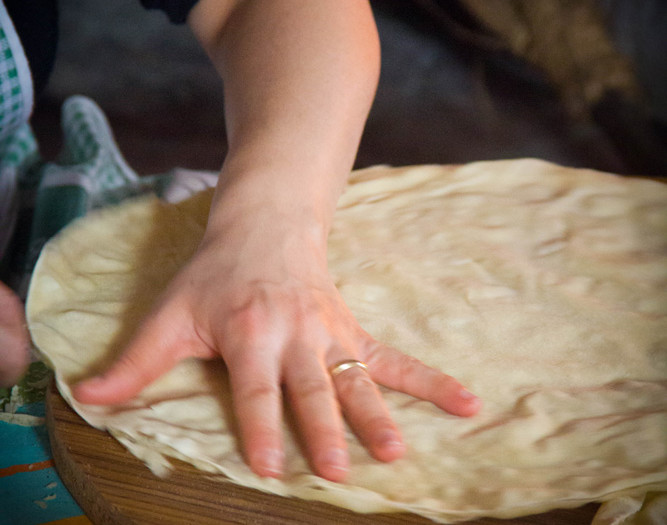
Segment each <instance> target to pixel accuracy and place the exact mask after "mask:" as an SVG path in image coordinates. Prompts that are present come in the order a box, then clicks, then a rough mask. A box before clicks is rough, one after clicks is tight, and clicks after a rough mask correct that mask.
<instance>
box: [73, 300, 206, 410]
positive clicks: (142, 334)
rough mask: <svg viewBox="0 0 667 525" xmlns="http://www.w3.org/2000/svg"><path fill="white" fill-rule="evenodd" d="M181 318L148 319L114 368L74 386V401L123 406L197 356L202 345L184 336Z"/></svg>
mask: <svg viewBox="0 0 667 525" xmlns="http://www.w3.org/2000/svg"><path fill="white" fill-rule="evenodd" d="M180 319H181V316H180V315H179V316H177V317H174V316H172V315H170V314H169V313H168V312H166V313H164V312H163V314H162V315H156V316H153V317H151V318H150V319H148V320H147V321H146V322H145V323H144V324H143V325H142V327H141V329H140V330H139V332H138V333H137V335H136V336H135V338H134V339H133V340H132V341H131V343H130V344H129V346H128V347H127V349H126V350H125V351H124V353H123V354H122V355H121V357H120V358H119V359H118V360H117V361H116V362H115V363H114V364H113V365H112V366H111V368H109V369H107V370H106V371H105V372H104V373H102V374H100V375H97V376H94V377H91V378H89V379H85V380H83V381H81V382H79V383H77V384H76V385H75V386H74V387H73V389H72V393H73V395H74V398H75V399H77V400H78V401H80V402H81V403H89V404H96V405H110V404H115V403H123V402H125V401H128V400H129V399H131V398H132V397H134V396H135V395H136V394H138V393H139V392H140V391H141V390H142V389H143V388H145V387H146V386H148V385H149V384H150V383H152V382H153V381H154V380H156V379H157V378H159V377H160V376H162V375H163V374H165V373H166V372H168V371H169V370H171V369H172V368H173V367H174V366H175V365H176V364H177V363H178V362H179V361H181V360H183V359H184V358H186V357H188V356H189V355H194V352H193V351H192V352H191V350H192V349H193V348H194V347H195V345H196V344H200V345H201V344H203V343H201V342H194V341H192V339H191V337H192V336H191V335H190V336H183V335H182V334H183V333H186V332H185V330H183V329H182V327H181V323H179V322H178V321H179V320H180ZM191 331H192V329H190V332H191ZM187 333H189V332H187ZM200 353H201V352H200Z"/></svg>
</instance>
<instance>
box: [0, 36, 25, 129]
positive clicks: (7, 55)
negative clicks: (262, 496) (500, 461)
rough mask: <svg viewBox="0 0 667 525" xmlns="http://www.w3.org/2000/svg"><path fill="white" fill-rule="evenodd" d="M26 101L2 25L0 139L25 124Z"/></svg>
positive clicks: (0, 38)
mask: <svg viewBox="0 0 667 525" xmlns="http://www.w3.org/2000/svg"><path fill="white" fill-rule="evenodd" d="M25 114H26V108H25V101H24V94H23V93H22V87H21V81H20V78H19V74H18V69H17V64H16V60H15V56H14V52H13V51H12V48H11V46H10V43H9V39H8V38H7V33H6V32H5V30H4V28H2V27H0V140H3V139H6V138H7V137H8V136H9V135H11V134H12V133H13V132H14V131H15V130H16V129H17V128H19V127H21V126H22V125H23V124H25Z"/></svg>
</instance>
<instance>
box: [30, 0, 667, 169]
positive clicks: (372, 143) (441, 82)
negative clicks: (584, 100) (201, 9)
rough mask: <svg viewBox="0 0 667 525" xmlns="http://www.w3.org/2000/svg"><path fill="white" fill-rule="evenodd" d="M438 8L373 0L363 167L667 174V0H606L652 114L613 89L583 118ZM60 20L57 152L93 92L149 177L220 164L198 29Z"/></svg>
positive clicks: (148, 17) (46, 136) (454, 7)
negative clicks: (546, 167) (62, 116)
mask: <svg viewBox="0 0 667 525" xmlns="http://www.w3.org/2000/svg"><path fill="white" fill-rule="evenodd" d="M434 3H435V4H437V6H436V7H439V8H440V10H441V11H440V12H439V13H435V15H434V12H433V10H432V9H431V10H429V9H427V8H425V6H426V7H429V5H428V4H429V2H428V1H426V2H424V1H415V2H411V1H409V0H396V1H390V0H377V1H374V2H373V3H372V5H373V8H374V12H375V14H376V19H377V23H378V28H379V31H380V38H381V43H382V52H383V58H382V74H381V80H380V86H379V89H378V93H377V97H376V101H375V104H374V106H373V109H372V111H371V114H370V117H369V120H368V124H367V127H366V131H365V133H364V136H363V139H362V143H361V147H360V150H359V155H358V160H357V167H363V166H368V165H373V164H391V165H405V164H418V163H463V162H470V161H476V160H488V159H507V158H517V157H539V158H542V159H546V160H550V161H553V162H558V163H561V164H564V165H568V166H575V167H588V168H595V169H600V170H604V171H611V172H615V173H621V174H635V175H653V176H662V175H665V174H667V140H666V137H667V132H666V131H665V130H666V129H667V125H666V122H667V102H666V95H667V88H666V86H667V78H666V77H667V65H666V66H665V67H662V66H663V65H665V63H666V62H664V61H667V58H665V59H663V58H661V57H667V50H665V49H664V47H665V46H664V44H665V42H666V36H665V35H667V9H666V8H664V7H662V8H661V7H659V4H660V0H653V1H651V0H637V1H635V0H627V1H625V2H622V1H616V2H615V1H613V0H606V1H604V0H600V3H601V4H602V5H604V8H605V9H606V10H607V12H608V13H609V14H610V16H609V24H610V31H611V32H612V34H613V35H614V38H615V39H616V42H617V43H618V46H619V49H620V50H621V51H622V52H624V53H626V54H627V55H628V56H629V57H630V58H632V59H633V60H634V62H635V64H636V66H637V71H638V77H639V79H640V82H642V84H643V87H644V88H645V91H646V94H647V95H646V97H645V105H644V106H642V110H641V111H638V110H637V108H635V107H633V106H632V105H628V104H627V103H626V102H625V101H618V100H614V99H613V98H612V99H611V100H608V101H605V103H604V104H600V106H599V107H596V108H594V110H595V112H594V114H593V116H594V118H592V119H585V120H581V119H575V118H572V117H571V116H570V115H568V113H567V112H566V111H565V109H564V108H563V104H561V101H560V99H559V96H558V93H557V92H556V90H555V89H554V88H553V87H552V86H550V85H549V83H548V82H547V80H546V79H545V76H544V75H543V74H542V72H541V71H540V70H539V69H538V68H535V67H533V66H530V65H528V64H527V63H526V62H524V61H523V60H521V59H519V58H517V57H515V56H512V55H511V54H510V53H509V52H507V51H506V50H502V49H488V48H484V46H477V45H475V44H474V43H471V42H470V41H469V39H466V38H463V37H461V31H460V29H461V27H463V28H469V29H470V28H472V29H475V30H478V29H479V28H475V27H473V26H474V25H475V24H474V22H472V21H471V20H470V19H469V18H468V17H467V16H466V13H465V12H464V11H463V10H462V9H461V6H460V5H458V3H457V2H455V1H449V2H448V1H444V0H441V1H438V2H431V4H434ZM665 4H667V3H665ZM665 4H662V5H665ZM628 6H629V7H628ZM430 7H433V5H431V6H430ZM59 26H60V43H59V49H58V55H57V60H56V64H55V68H54V71H53V75H52V77H51V80H50V83H49V86H48V88H47V90H46V92H45V93H44V94H43V95H42V96H41V98H40V99H39V100H38V102H37V106H36V111H35V114H34V118H33V126H34V128H35V131H36V133H37V135H38V137H39V140H40V145H41V150H42V154H43V156H44V157H45V158H47V159H49V160H50V159H52V158H55V157H56V156H57V153H58V150H59V148H60V135H59V113H60V105H61V104H62V101H63V100H64V99H65V98H67V97H68V96H70V95H73V94H84V95H87V96H90V97H91V98H93V99H94V100H95V101H96V102H97V103H98V104H99V105H100V106H101V107H102V108H103V109H104V111H105V112H106V114H107V116H108V118H109V120H110V122H111V124H112V127H113V130H114V133H115V135H116V139H117V142H118V144H119V146H120V149H121V151H122V152H123V154H124V155H125V156H126V158H127V160H128V162H129V164H130V165H131V166H132V167H133V168H134V169H135V170H136V171H137V172H139V173H140V174H152V173H160V172H164V171H167V170H169V169H171V168H173V167H174V166H182V167H188V168H195V169H197V168H201V169H210V170H217V169H218V168H219V167H220V165H221V163H222V161H223V158H224V154H225V148H226V146H225V144H226V141H225V132H224V116H223V112H222V86H221V83H220V80H219V78H218V76H217V74H216V72H215V71H214V69H213V67H212V66H211V64H210V63H209V61H208V59H207V58H206V56H205V55H204V54H203V52H202V51H201V50H200V48H199V47H198V45H197V43H196V42H195V40H194V39H193V37H192V36H191V35H190V33H189V30H188V29H187V27H185V26H174V25H172V24H170V23H169V22H168V21H167V19H166V17H165V15H164V14H163V13H161V12H158V11H146V10H144V9H143V8H142V7H141V6H140V4H139V2H138V0H114V1H113V2H108V1H107V0H61V1H60V24H59ZM638 35H641V40H639V36H638ZM651 35H654V37H652V36H651ZM656 57H657V58H656Z"/></svg>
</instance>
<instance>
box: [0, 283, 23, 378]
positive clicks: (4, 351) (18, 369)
mask: <svg viewBox="0 0 667 525" xmlns="http://www.w3.org/2000/svg"><path fill="white" fill-rule="evenodd" d="M28 354H29V353H28V330H27V329H26V324H25V314H24V313H23V305H22V304H21V300H20V299H19V298H18V296H17V295H16V294H15V293H14V292H13V291H12V290H11V288H9V286H7V285H6V284H4V283H2V282H0V387H10V386H12V385H14V384H16V382H17V381H18V380H19V379H21V376H22V375H23V374H24V372H25V371H26V369H27V368H28V361H29V355H28Z"/></svg>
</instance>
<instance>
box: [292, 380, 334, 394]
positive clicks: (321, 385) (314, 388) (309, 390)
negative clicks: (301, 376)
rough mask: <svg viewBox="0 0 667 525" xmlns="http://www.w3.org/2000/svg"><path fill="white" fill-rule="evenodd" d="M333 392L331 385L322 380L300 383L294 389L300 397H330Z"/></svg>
mask: <svg viewBox="0 0 667 525" xmlns="http://www.w3.org/2000/svg"><path fill="white" fill-rule="evenodd" d="M330 392H331V385H330V384H329V382H328V381H327V380H326V379H324V378H322V379H319V378H309V379H306V380H302V381H299V382H298V383H297V385H296V386H295V388H294V393H295V394H296V395H297V396H300V397H312V396H321V395H328V394H329V393H330Z"/></svg>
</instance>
